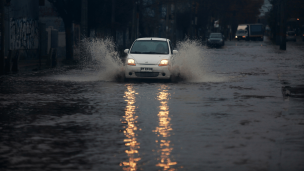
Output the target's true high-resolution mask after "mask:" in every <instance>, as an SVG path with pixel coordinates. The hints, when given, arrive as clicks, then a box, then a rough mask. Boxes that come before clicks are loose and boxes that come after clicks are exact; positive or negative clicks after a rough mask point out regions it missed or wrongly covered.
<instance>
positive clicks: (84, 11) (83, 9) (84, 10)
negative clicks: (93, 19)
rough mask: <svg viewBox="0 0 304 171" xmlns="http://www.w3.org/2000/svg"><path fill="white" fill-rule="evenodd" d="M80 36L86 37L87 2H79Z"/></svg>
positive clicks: (84, 0)
mask: <svg viewBox="0 0 304 171" xmlns="http://www.w3.org/2000/svg"><path fill="white" fill-rule="evenodd" d="M81 35H82V36H84V37H87V36H88V0H82V2H81Z"/></svg>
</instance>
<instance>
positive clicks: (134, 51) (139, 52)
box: [131, 51, 142, 54]
mask: <svg viewBox="0 0 304 171" xmlns="http://www.w3.org/2000/svg"><path fill="white" fill-rule="evenodd" d="M131 53H137V54H141V53H142V52H138V51H134V52H131Z"/></svg>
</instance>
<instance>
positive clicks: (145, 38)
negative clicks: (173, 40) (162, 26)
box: [136, 37, 169, 41]
mask: <svg viewBox="0 0 304 171" xmlns="http://www.w3.org/2000/svg"><path fill="white" fill-rule="evenodd" d="M136 40H158V41H167V40H169V39H166V38H159V37H143V38H138V39H136Z"/></svg>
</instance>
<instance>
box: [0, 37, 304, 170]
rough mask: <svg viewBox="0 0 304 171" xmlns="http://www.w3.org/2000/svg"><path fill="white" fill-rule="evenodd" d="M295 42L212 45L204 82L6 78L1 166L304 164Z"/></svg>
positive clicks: (43, 75) (68, 75)
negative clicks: (293, 90) (282, 47)
mask: <svg viewBox="0 0 304 171" xmlns="http://www.w3.org/2000/svg"><path fill="white" fill-rule="evenodd" d="M288 48H289V49H288V51H287V52H280V51H279V50H276V49H277V47H274V46H272V45H270V44H269V43H268V42H267V41H266V42H226V46H225V47H223V48H218V49H213V48H205V47H202V54H203V55H204V56H205V57H206V58H207V60H204V61H205V62H206V63H202V64H200V65H201V66H202V67H205V73H204V78H203V79H202V80H200V81H198V82H195V81H192V82H187V81H182V82H179V83H162V82H141V81H139V82H125V83H119V82H115V81H103V80H102V79H100V78H99V77H98V74H96V72H95V71H91V70H89V69H87V70H85V71H82V70H79V69H75V68H69V67H65V68H60V69H57V70H45V71H41V72H33V73H26V74H18V75H10V76H4V77H1V80H0V81H1V82H0V113H1V114H0V132H1V136H0V170H33V171H34V170H66V171H68V170H303V169H304V112H303V111H304V110H303V106H304V101H303V99H302V98H283V95H282V86H286V85H288V86H297V85H301V84H302V85H303V81H304V80H303V78H304V72H303V69H304V67H303V66H304V62H303V61H304V58H303V54H304V53H303V51H302V50H301V47H300V48H299V47H298V46H292V44H290V46H288ZM302 49H303V48H302Z"/></svg>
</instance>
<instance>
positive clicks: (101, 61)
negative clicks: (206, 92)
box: [55, 38, 225, 82]
mask: <svg viewBox="0 0 304 171" xmlns="http://www.w3.org/2000/svg"><path fill="white" fill-rule="evenodd" d="M81 44H82V48H81V53H80V54H81V55H80V56H81V57H80V58H81V64H82V66H83V67H82V68H83V69H82V70H81V71H70V72H68V73H66V74H65V75H61V76H56V78H55V79H57V80H61V81H100V80H102V81H121V80H123V79H122V78H123V76H124V66H123V63H122V60H121V58H120V57H119V53H118V51H117V50H116V46H115V43H114V42H113V40H112V39H111V38H103V39H102V38H85V39H83V40H82V42H81ZM177 49H178V51H179V53H178V54H176V55H175V56H174V66H176V67H174V68H173V72H172V74H173V75H175V76H177V75H179V74H180V78H181V79H178V80H183V81H186V82H222V81H225V79H223V78H221V77H219V76H215V75H214V74H213V75H212V74H211V73H210V72H208V67H210V66H209V64H210V61H209V58H208V57H210V55H209V54H208V52H207V51H206V50H207V49H206V48H205V47H204V46H202V45H201V42H200V41H198V40H190V39H185V40H184V41H180V42H178V44H177Z"/></svg>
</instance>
